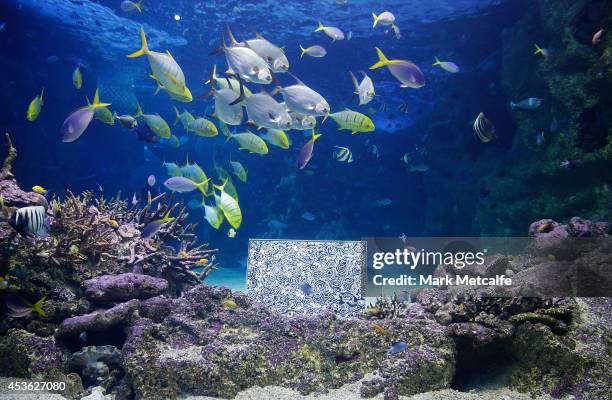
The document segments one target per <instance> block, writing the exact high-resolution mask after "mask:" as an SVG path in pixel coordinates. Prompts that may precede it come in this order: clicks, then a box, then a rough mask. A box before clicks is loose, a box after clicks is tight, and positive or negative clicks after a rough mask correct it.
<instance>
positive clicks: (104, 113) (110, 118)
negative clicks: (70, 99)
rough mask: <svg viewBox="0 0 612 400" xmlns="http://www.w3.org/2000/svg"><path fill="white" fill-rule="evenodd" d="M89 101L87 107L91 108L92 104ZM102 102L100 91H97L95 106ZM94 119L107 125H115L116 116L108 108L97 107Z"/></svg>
mask: <svg viewBox="0 0 612 400" xmlns="http://www.w3.org/2000/svg"><path fill="white" fill-rule="evenodd" d="M86 99H87V105H88V106H90V107H91V103H90V102H89V99H88V98H87V97H86ZM99 102H100V91H99V90H97V89H96V94H95V95H94V104H98V103H99ZM94 118H95V119H97V120H98V121H100V122H104V123H105V124H107V125H115V115H114V114H113V113H112V111H111V110H109V109H108V108H107V107H97V108H96V109H95V110H94Z"/></svg>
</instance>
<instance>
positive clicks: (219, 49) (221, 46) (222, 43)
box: [210, 31, 227, 56]
mask: <svg viewBox="0 0 612 400" xmlns="http://www.w3.org/2000/svg"><path fill="white" fill-rule="evenodd" d="M226 48H227V45H226V44H225V36H224V35H223V31H220V32H219V47H217V48H216V49H214V50H213V51H211V52H210V55H211V56H213V55H218V54H223V53H224V52H225V49H226Z"/></svg>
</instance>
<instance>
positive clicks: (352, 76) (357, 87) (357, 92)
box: [349, 70, 359, 98]
mask: <svg viewBox="0 0 612 400" xmlns="http://www.w3.org/2000/svg"><path fill="white" fill-rule="evenodd" d="M349 74H350V75H351V81H353V86H355V91H354V92H353V98H355V95H358V94H359V83H358V82H357V78H356V77H355V74H353V72H352V71H350V70H349Z"/></svg>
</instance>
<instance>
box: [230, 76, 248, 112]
mask: <svg viewBox="0 0 612 400" xmlns="http://www.w3.org/2000/svg"><path fill="white" fill-rule="evenodd" d="M236 79H238V84H239V85H240V95H239V96H238V97H237V98H236V100H234V101H232V102H231V103H230V104H229V105H230V106H233V105H236V104H238V103H240V102H242V101H243V100H244V99H245V98H246V96H245V95H244V83H242V78H241V77H240V76H239V75H236Z"/></svg>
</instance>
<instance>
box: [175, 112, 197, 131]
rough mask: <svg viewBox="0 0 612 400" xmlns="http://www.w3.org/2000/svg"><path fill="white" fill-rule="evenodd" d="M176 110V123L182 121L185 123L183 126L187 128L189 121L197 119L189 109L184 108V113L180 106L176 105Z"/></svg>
mask: <svg viewBox="0 0 612 400" xmlns="http://www.w3.org/2000/svg"><path fill="white" fill-rule="evenodd" d="M174 112H175V113H176V119H175V120H174V125H176V124H178V123H179V121H180V122H181V124H183V128H184V129H185V130H187V125H189V123H191V122H193V121H195V117H194V116H193V115H191V114H190V113H189V112H188V111H187V110H183V112H182V113H179V110H178V108H176V107H174Z"/></svg>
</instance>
